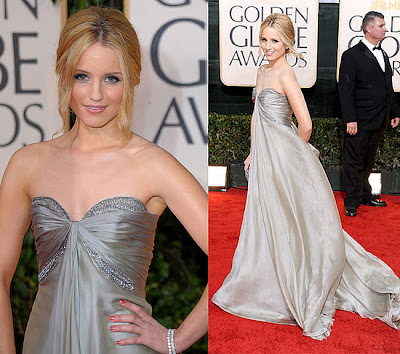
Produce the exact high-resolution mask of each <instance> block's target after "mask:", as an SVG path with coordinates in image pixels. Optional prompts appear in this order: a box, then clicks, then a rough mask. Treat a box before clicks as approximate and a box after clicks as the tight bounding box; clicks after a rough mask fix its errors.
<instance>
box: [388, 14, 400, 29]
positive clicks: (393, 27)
mask: <svg viewBox="0 0 400 354" xmlns="http://www.w3.org/2000/svg"><path fill="white" fill-rule="evenodd" d="M396 20H400V16H392V20H391V21H390V32H392V33H397V32H400V26H399V27H397V28H398V29H397V30H396V28H395V22H396ZM397 23H398V22H397Z"/></svg>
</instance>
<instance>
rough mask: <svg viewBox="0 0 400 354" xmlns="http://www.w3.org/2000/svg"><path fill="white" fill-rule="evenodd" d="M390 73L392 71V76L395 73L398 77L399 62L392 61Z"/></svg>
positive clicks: (399, 70)
mask: <svg viewBox="0 0 400 354" xmlns="http://www.w3.org/2000/svg"><path fill="white" fill-rule="evenodd" d="M392 71H393V76H394V75H395V73H397V75H400V61H398V60H393V63H392Z"/></svg>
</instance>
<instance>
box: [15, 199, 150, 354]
mask: <svg viewBox="0 0 400 354" xmlns="http://www.w3.org/2000/svg"><path fill="white" fill-rule="evenodd" d="M124 198H127V197H124ZM128 198H130V197H128ZM110 199H111V198H110ZM117 199H118V197H117ZM132 199H134V198H132ZM53 201H54V199H53ZM135 202H137V200H136V199H135ZM54 203H57V202H56V201H54ZM58 205H59V204H58ZM59 206H60V205H59ZM60 207H61V206H60ZM61 208H62V207H61ZM157 219H158V216H157V215H154V214H150V213H147V212H142V211H140V212H135V211H126V210H117V211H112V212H109V211H107V210H104V211H103V213H100V214H99V215H93V216H90V217H87V218H83V219H82V220H80V221H72V220H70V219H69V217H68V215H67V214H66V212H65V215H64V216H63V215H60V214H59V213H55V212H54V211H53V210H51V209H49V208H47V207H45V206H41V205H35V204H34V203H32V227H33V229H34V235H35V241H36V249H37V252H38V263H39V270H41V269H42V267H43V266H44V265H45V264H46V262H48V260H50V259H51V257H53V255H54V254H55V253H56V252H57V250H59V249H60V247H62V245H63V243H64V242H65V241H66V247H65V251H64V254H63V255H62V257H61V259H60V261H59V263H58V264H57V265H56V267H55V268H54V269H53V270H52V271H51V272H50V273H49V274H48V276H47V277H46V278H45V279H44V280H43V281H42V282H41V283H40V284H39V290H38V293H37V296H36V299H35V302H34V305H33V308H32V312H31V315H30V318H29V322H28V326H27V329H26V334H25V339H24V349H23V353H25V354H39V353H40V354H44V353H46V354H47V353H49V354H50V353H57V354H63V353H65V354H67V353H71V354H88V353H100V354H101V353H103V354H109V353H135V354H136V353H154V352H153V351H152V350H150V349H149V348H147V347H145V346H142V345H133V346H132V345H130V346H123V347H121V346H117V345H116V344H115V341H116V340H119V339H122V338H129V337H131V336H132V335H133V334H131V333H123V332H119V333H118V332H116V333H113V332H111V331H110V329H109V328H110V326H112V325H113V324H115V323H112V322H110V321H109V317H110V316H111V315H113V314H123V313H129V312H128V311H127V310H125V309H123V308H122V307H121V305H120V303H119V301H120V300H121V299H126V300H129V301H131V302H133V303H135V304H138V305H140V306H141V307H142V308H143V309H145V310H146V311H147V312H148V313H149V314H151V306H150V305H149V304H148V303H147V302H146V300H145V290H144V287H145V282H146V278H147V274H148V268H149V265H150V262H151V259H152V250H153V245H154V231H155V228H156V223H157ZM88 247H89V248H90V249H91V250H94V251H95V252H96V253H97V254H99V255H100V256H101V257H102V258H103V259H105V260H106V261H107V262H109V264H110V265H112V267H114V268H116V269H118V270H120V271H121V272H122V273H123V274H125V275H127V276H128V277H129V278H130V279H131V280H132V284H133V290H125V289H123V288H121V287H120V286H118V285H116V284H115V283H113V282H112V281H111V280H110V279H109V278H107V277H106V276H105V275H104V274H103V273H102V272H101V271H100V270H99V268H98V267H96V265H95V263H94V262H93V260H92V258H91V257H90V256H89V253H88V251H87V249H88Z"/></svg>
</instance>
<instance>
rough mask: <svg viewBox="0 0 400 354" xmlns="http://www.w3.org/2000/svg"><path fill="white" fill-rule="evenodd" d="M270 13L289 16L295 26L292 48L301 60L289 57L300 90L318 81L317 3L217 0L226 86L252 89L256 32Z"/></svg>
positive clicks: (260, 62) (260, 58)
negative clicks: (250, 87) (299, 55)
mask: <svg viewBox="0 0 400 354" xmlns="http://www.w3.org/2000/svg"><path fill="white" fill-rule="evenodd" d="M271 13H280V14H285V15H288V16H289V17H290V18H291V19H292V21H293V24H294V27H295V31H296V35H295V46H294V48H295V49H296V50H297V51H298V52H300V53H302V55H303V57H304V59H301V58H300V59H296V58H295V57H294V56H292V55H289V56H288V62H289V63H290V65H291V66H292V67H293V68H294V70H295V72H296V76H297V81H298V83H299V85H300V86H301V87H311V86H313V85H314V83H315V81H316V78H317V40H318V0H220V1H219V23H220V29H219V33H220V38H219V45H220V66H221V67H220V76H221V81H222V82H223V83H224V84H225V85H228V86H254V85H255V82H256V73H257V69H258V67H260V66H261V65H263V64H266V63H268V62H267V60H266V59H265V57H264V56H260V55H259V39H258V38H259V29H260V25H261V23H262V21H263V20H264V19H265V18H266V17H267V16H269V15H270V14H271Z"/></svg>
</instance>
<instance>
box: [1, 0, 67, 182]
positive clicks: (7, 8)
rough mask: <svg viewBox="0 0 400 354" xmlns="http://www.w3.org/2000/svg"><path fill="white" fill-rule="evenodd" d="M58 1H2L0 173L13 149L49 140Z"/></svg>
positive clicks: (54, 121) (56, 124)
mask: <svg viewBox="0 0 400 354" xmlns="http://www.w3.org/2000/svg"><path fill="white" fill-rule="evenodd" d="M61 19H62V13H61V5H60V1H58V2H57V4H56V5H54V4H53V3H52V2H51V1H50V0H37V1H26V0H11V1H10V0H8V1H7V0H0V178H1V177H2V175H3V173H4V170H5V168H6V166H7V163H8V160H9V158H10V157H11V155H12V154H13V152H14V151H16V150H17V149H19V148H21V147H22V146H24V145H27V144H30V143H34V142H39V141H43V140H46V139H50V138H51V137H52V135H53V133H55V132H56V131H57V130H58V129H59V128H61V125H62V121H61V118H59V114H58V103H57V102H58V101H57V82H56V77H55V74H54V67H55V52H56V48H57V41H58V35H59V33H60V28H61Z"/></svg>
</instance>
